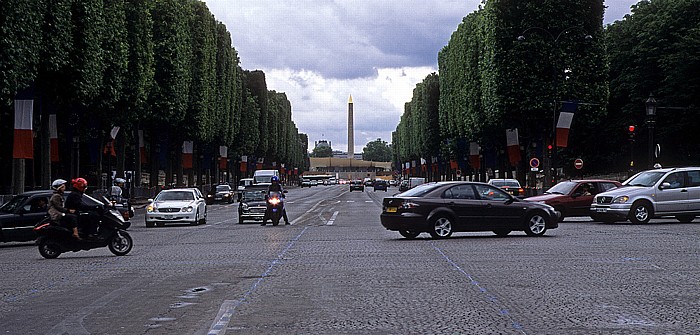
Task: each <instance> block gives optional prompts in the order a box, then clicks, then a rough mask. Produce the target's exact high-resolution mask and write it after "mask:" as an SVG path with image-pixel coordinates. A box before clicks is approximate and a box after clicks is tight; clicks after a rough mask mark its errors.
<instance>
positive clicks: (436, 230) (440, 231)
mask: <svg viewBox="0 0 700 335" xmlns="http://www.w3.org/2000/svg"><path fill="white" fill-rule="evenodd" d="M430 227H431V228H430V236H432V237H433V238H436V239H437V238H448V237H450V236H451V235H452V221H451V219H450V218H449V217H448V216H446V215H438V216H436V217H435V218H434V219H433V220H432V222H431V225H430Z"/></svg>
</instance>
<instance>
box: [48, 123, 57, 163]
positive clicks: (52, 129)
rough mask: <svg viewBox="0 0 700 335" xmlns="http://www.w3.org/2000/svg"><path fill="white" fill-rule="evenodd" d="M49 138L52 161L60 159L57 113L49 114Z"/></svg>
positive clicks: (55, 161)
mask: <svg viewBox="0 0 700 335" xmlns="http://www.w3.org/2000/svg"><path fill="white" fill-rule="evenodd" d="M49 139H50V142H51V163H57V162H58V161H59V160H58V126H57V124H56V114H51V115H49Z"/></svg>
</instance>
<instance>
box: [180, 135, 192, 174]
mask: <svg viewBox="0 0 700 335" xmlns="http://www.w3.org/2000/svg"><path fill="white" fill-rule="evenodd" d="M193 153H194V144H193V142H192V141H184V142H182V167H183V168H185V169H191V168H192V154H193Z"/></svg>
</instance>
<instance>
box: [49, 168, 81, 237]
mask: <svg viewBox="0 0 700 335" xmlns="http://www.w3.org/2000/svg"><path fill="white" fill-rule="evenodd" d="M67 183H68V182H67V181H65V180H63V179H56V180H54V181H53V183H51V188H52V189H53V194H52V195H51V199H50V200H49V209H48V213H49V217H51V221H52V222H54V223H56V224H58V225H59V226H62V227H65V228H68V229H70V230H72V231H73V237H75V238H77V239H80V235H78V217H77V216H76V215H75V214H73V212H71V211H70V210H69V209H67V208H65V207H64V206H63V191H65V190H66V184H67Z"/></svg>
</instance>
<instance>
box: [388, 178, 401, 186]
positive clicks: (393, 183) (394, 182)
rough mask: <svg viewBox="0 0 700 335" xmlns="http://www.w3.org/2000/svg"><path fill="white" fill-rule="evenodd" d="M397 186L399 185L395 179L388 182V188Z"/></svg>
mask: <svg viewBox="0 0 700 335" xmlns="http://www.w3.org/2000/svg"><path fill="white" fill-rule="evenodd" d="M398 184H399V182H398V181H397V180H396V179H391V180H389V186H396V185H398Z"/></svg>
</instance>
